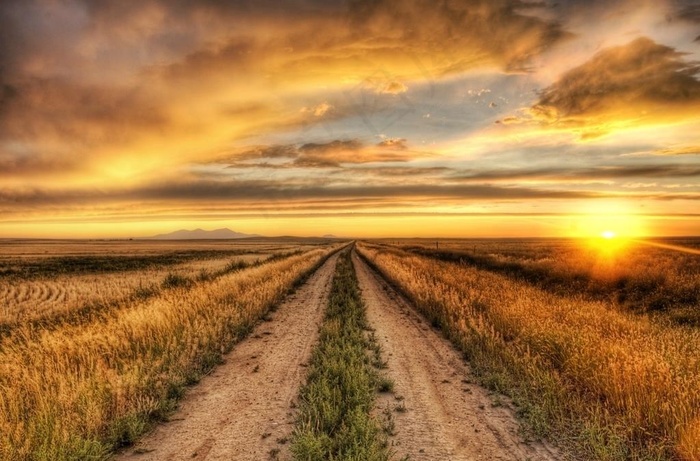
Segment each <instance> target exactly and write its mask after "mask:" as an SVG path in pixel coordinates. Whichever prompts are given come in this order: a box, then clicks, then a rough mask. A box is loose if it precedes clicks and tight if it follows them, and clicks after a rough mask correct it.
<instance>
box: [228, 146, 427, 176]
mask: <svg viewBox="0 0 700 461" xmlns="http://www.w3.org/2000/svg"><path fill="white" fill-rule="evenodd" d="M426 156H429V154H427V153H424V152H414V151H411V150H410V149H409V148H408V146H407V145H406V142H405V140H404V139H386V140H384V141H381V142H379V143H377V144H372V145H366V144H364V143H362V142H360V141H359V140H356V139H347V140H334V141H329V142H324V143H305V144H300V145H274V146H254V147H252V148H244V149H242V150H241V151H240V152H238V153H232V154H229V155H227V156H226V157H224V158H221V159H219V160H217V163H221V162H227V161H229V162H232V163H231V165H230V166H231V167H233V168H237V167H242V168H250V167H254V166H255V165H260V166H261V168H274V169H279V168H285V167H295V168H338V167H340V166H341V165H352V164H370V163H381V162H390V163H395V162H408V161H410V160H414V159H417V158H421V157H426ZM271 160H274V161H276V163H270V161H271ZM280 161H282V162H280ZM242 162H247V163H246V164H245V166H242V165H243V163H242Z"/></svg>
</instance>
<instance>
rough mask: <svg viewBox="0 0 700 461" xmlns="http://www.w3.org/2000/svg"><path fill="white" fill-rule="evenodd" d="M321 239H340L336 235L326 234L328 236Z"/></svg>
mask: <svg viewBox="0 0 700 461" xmlns="http://www.w3.org/2000/svg"><path fill="white" fill-rule="evenodd" d="M321 238H324V239H337V238H338V237H337V236H335V235H333V234H326V235H324V236H323V237H321Z"/></svg>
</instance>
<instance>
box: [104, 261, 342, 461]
mask: <svg viewBox="0 0 700 461" xmlns="http://www.w3.org/2000/svg"><path fill="white" fill-rule="evenodd" d="M337 259H338V255H337V254H336V255H334V256H332V257H331V258H329V260H328V261H326V263H325V264H324V265H323V266H321V268H319V269H318V270H317V271H316V272H315V273H314V274H313V275H312V276H311V277H310V278H309V280H308V281H307V282H306V283H305V284H304V285H303V286H302V287H300V288H299V289H298V290H297V291H296V292H295V293H294V294H292V295H290V296H289V297H288V298H287V299H286V300H285V301H284V302H283V303H282V304H281V305H280V306H279V307H278V309H277V310H276V311H275V312H274V313H271V314H270V316H269V318H268V320H270V321H268V322H263V323H261V324H259V325H258V326H257V327H256V328H255V330H254V331H253V333H252V334H251V335H250V336H249V337H248V338H247V339H245V340H243V341H242V342H240V343H239V344H237V345H236V346H235V348H234V349H233V351H231V353H229V354H228V355H227V356H226V357H225V358H224V359H225V363H224V364H223V365H221V366H219V367H218V368H216V369H215V370H214V372H213V373H212V374H211V375H209V376H206V377H205V378H203V379H202V381H201V382H200V383H199V384H198V385H197V386H195V387H193V388H192V389H191V390H190V391H189V392H188V393H187V395H186V397H185V398H184V399H183V401H182V402H181V404H180V406H179V409H178V411H177V412H176V413H175V414H174V415H173V416H172V417H171V418H170V420H169V422H167V423H164V424H162V425H160V426H158V427H157V428H156V429H155V430H154V431H153V432H152V433H151V434H149V435H147V436H146V437H145V438H143V439H142V440H141V441H139V442H138V443H137V444H136V445H135V446H134V447H131V448H130V449H128V450H126V451H125V452H124V453H121V454H119V455H117V456H116V457H115V458H114V459H115V460H117V461H135V460H138V461H164V460H168V461H171V460H184V459H187V460H207V461H213V460H224V459H225V460H232V459H235V460H242V461H245V460H251V461H252V460H256V461H258V460H264V459H269V458H275V459H290V458H291V456H290V453H289V444H288V443H287V440H289V438H290V435H291V432H292V429H293V424H294V415H293V409H292V402H293V401H294V400H295V399H296V397H297V395H298V392H299V387H300V385H301V383H302V382H303V380H304V378H305V376H306V368H305V366H306V363H307V362H308V360H309V358H310V356H311V351H312V349H313V346H314V345H315V344H316V341H317V338H318V329H319V325H320V322H321V320H322V318H323V313H324V310H325V307H326V305H327V303H328V294H329V291H330V288H331V282H332V279H333V274H334V273H335V265H336V261H337Z"/></svg>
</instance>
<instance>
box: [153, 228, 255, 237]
mask: <svg viewBox="0 0 700 461" xmlns="http://www.w3.org/2000/svg"><path fill="white" fill-rule="evenodd" d="M247 237H260V236H259V235H257V234H242V233H240V232H235V231H232V230H231V229H227V228H223V229H216V230H212V231H207V230H204V229H195V230H187V229H180V230H178V231H175V232H171V233H169V234H158V235H154V236H153V237H147V238H148V239H149V240H207V239H242V238H247Z"/></svg>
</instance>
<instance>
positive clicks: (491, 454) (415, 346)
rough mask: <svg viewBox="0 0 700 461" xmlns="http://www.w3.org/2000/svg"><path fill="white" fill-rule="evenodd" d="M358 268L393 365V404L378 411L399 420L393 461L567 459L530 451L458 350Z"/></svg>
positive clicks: (388, 401)
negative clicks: (470, 370)
mask: <svg viewBox="0 0 700 461" xmlns="http://www.w3.org/2000/svg"><path fill="white" fill-rule="evenodd" d="M353 263H354V265H355V270H356V272H357V277H358V281H359V285H360V289H361V291H362V297H363V300H364V302H365V304H366V306H367V317H368V321H369V324H370V325H371V326H372V328H374V329H375V333H376V335H377V340H378V341H379V343H380V344H381V346H382V350H383V358H384V360H386V362H387V364H388V369H387V370H386V373H387V375H388V376H389V377H390V378H391V379H392V380H393V381H394V384H395V386H394V395H395V396H396V397H394V396H384V397H382V398H381V399H380V401H379V403H378V406H379V408H380V409H383V408H389V410H390V411H392V413H393V415H394V416H393V417H394V422H395V435H394V436H392V437H391V438H390V443H391V445H392V450H393V451H395V452H396V455H397V456H396V457H395V459H403V457H404V456H406V455H408V456H409V459H410V460H412V461H419V460H431V461H436V460H450V461H459V460H470V461H471V460H529V459H532V460H551V461H554V460H558V459H563V457H562V456H561V455H560V454H559V453H558V452H557V451H556V450H554V449H553V448H551V447H548V446H545V445H543V444H540V443H532V442H531V443H526V442H525V441H524V440H523V439H522V438H521V437H520V436H519V434H518V424H517V421H516V419H515V416H514V413H513V410H512V409H511V408H509V407H508V405H507V404H503V405H500V406H496V405H494V399H493V397H492V396H491V395H490V394H489V393H488V391H486V390H485V389H483V388H481V387H479V386H477V385H476V384H473V378H472V377H471V375H470V372H469V369H468V366H467V365H466V364H465V362H464V360H463V359H462V357H461V356H460V354H459V353H458V352H457V351H456V350H455V348H454V347H453V346H452V345H451V344H450V343H449V342H448V341H447V340H445V339H444V338H443V337H442V336H440V335H439V334H438V332H436V331H435V330H434V329H433V328H430V326H429V324H428V323H426V321H425V320H424V319H423V318H422V317H421V316H420V315H418V314H417V313H416V312H415V311H414V310H413V309H412V308H411V307H410V306H409V304H408V303H407V302H406V301H405V300H404V299H403V298H402V297H401V296H399V295H398V294H397V293H396V292H395V291H394V290H393V289H392V288H391V287H389V285H388V284H387V283H386V282H385V281H384V280H383V279H382V278H381V277H379V276H378V275H377V274H376V273H375V272H374V271H373V270H371V269H370V268H369V267H368V266H367V264H366V263H365V262H364V261H362V260H361V259H360V258H359V257H358V256H357V254H353ZM397 398H400V399H401V400H397ZM397 407H398V408H399V411H397Z"/></svg>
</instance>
